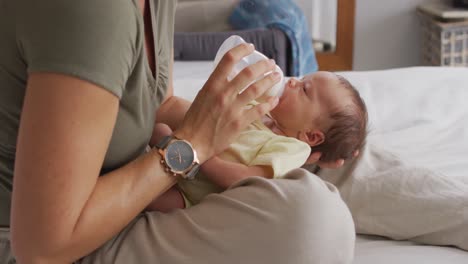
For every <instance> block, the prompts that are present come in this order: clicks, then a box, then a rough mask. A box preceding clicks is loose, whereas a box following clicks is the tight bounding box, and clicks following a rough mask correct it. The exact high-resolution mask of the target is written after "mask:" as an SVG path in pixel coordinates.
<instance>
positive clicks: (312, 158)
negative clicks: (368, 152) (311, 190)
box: [306, 150, 359, 169]
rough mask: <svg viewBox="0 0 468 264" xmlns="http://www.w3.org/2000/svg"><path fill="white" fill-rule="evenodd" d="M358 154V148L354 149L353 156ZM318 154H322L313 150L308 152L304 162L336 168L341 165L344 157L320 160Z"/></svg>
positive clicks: (321, 166) (326, 167)
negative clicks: (330, 160)
mask: <svg viewBox="0 0 468 264" xmlns="http://www.w3.org/2000/svg"><path fill="white" fill-rule="evenodd" d="M358 155H359V150H356V151H354V154H353V158H355V157H357V156H358ZM320 156H322V153H321V152H314V153H312V154H310V156H309V158H308V159H307V161H306V164H317V165H318V166H319V167H320V168H325V169H338V168H339V167H341V166H343V164H344V159H339V160H336V161H332V162H322V161H319V160H320Z"/></svg>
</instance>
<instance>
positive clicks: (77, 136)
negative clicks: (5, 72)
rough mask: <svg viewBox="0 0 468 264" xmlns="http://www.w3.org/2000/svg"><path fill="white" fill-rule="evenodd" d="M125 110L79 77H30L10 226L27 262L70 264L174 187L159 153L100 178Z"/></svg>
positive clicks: (22, 259) (15, 244) (18, 250)
mask: <svg viewBox="0 0 468 264" xmlns="http://www.w3.org/2000/svg"><path fill="white" fill-rule="evenodd" d="M118 104H119V102H118V98H117V97H115V96H114V95H112V94H111V93H109V92H107V91H105V90H104V89H101V88H99V87H96V86H95V85H93V84H91V83H88V82H86V81H82V80H79V79H76V78H72V77H67V76H64V75H58V74H48V73H37V74H32V75H31V77H30V78H29V80H28V87H27V92H26V97H25V102H24V109H23V112H22V118H21V125H20V132H19V136H18V147H17V155H16V164H15V177H14V191H13V201H12V221H11V223H12V224H11V225H12V226H11V228H12V238H13V239H12V243H13V245H12V246H13V250H14V252H15V256H16V257H17V258H18V260H19V261H20V262H24V263H34V262H37V263H41V262H47V263H66V262H72V261H74V260H75V259H77V258H79V257H81V256H84V255H86V254H88V253H90V252H91V251H92V250H94V249H95V248H97V247H98V246H100V245H102V244H103V243H104V242H105V241H107V240H108V239H110V238H111V237H112V236H114V235H115V234H116V233H117V232H118V231H120V230H121V229H122V228H123V227H124V226H125V225H127V224H128V223H129V222H130V221H131V220H132V219H133V218H134V217H135V216H136V215H137V214H138V213H139V212H141V211H142V210H143V209H144V207H145V206H146V205H147V204H148V203H149V202H150V201H151V200H152V199H153V198H154V197H155V196H157V195H158V194H160V193H162V192H164V191H166V190H167V189H169V188H170V187H171V186H172V185H173V184H174V183H175V179H174V178H173V177H170V176H168V174H166V173H165V172H164V168H162V166H161V164H160V163H159V160H160V157H159V154H156V153H154V152H151V153H148V154H146V155H144V156H142V157H140V158H138V159H136V160H135V161H133V162H130V163H128V164H127V165H125V166H123V167H122V168H120V169H118V170H115V171H112V172H110V173H108V174H106V175H104V176H103V177H98V176H99V172H100V169H101V166H102V163H103V160H104V155H105V153H106V150H107V146H108V144H109V141H110V138H111V135H112V130H113V127H114V124H115V120H116V116H117V110H118Z"/></svg>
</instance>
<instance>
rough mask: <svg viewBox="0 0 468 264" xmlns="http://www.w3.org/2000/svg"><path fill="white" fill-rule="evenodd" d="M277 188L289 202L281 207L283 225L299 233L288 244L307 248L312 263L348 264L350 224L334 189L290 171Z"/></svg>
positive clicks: (352, 234)
mask: <svg viewBox="0 0 468 264" xmlns="http://www.w3.org/2000/svg"><path fill="white" fill-rule="evenodd" d="M288 181H289V182H288ZM278 184H279V186H280V187H279V188H280V189H285V192H286V194H287V195H288V196H289V198H288V199H287V200H290V201H293V203H289V204H285V205H284V206H285V207H287V209H286V210H287V212H288V213H287V215H286V217H285V218H286V219H285V221H287V224H288V225H293V226H295V230H298V231H299V232H298V233H297V234H295V236H290V237H289V238H288V239H290V240H292V241H290V242H291V243H297V244H298V246H301V247H306V248H308V251H305V252H306V254H310V256H311V257H313V258H314V259H315V261H314V263H351V261H352V258H353V256H354V243H355V229H354V222H353V220H352V217H351V214H350V212H349V209H348V208H347V206H346V204H345V203H344V202H343V200H342V199H341V197H340V195H339V192H338V190H337V189H336V187H335V186H333V185H332V184H330V183H327V182H324V181H323V180H321V179H320V178H319V177H317V176H316V175H315V174H312V173H310V172H308V171H305V170H303V169H297V170H293V171H291V172H290V173H288V174H287V175H286V176H285V180H284V181H279V182H278Z"/></svg>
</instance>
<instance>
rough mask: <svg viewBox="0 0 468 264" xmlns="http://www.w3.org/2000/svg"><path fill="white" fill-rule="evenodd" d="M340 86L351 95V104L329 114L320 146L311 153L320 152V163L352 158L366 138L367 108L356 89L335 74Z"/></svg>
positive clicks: (313, 148)
mask: <svg viewBox="0 0 468 264" xmlns="http://www.w3.org/2000/svg"><path fill="white" fill-rule="evenodd" d="M335 75H336V77H337V78H338V80H339V81H340V84H341V85H343V87H344V88H345V89H347V90H348V91H349V92H350V93H351V100H352V102H353V103H352V104H351V105H348V106H346V107H345V108H344V109H339V110H337V111H334V112H332V113H331V114H330V117H329V118H331V119H332V120H333V123H332V125H331V127H330V128H329V129H328V131H327V132H326V133H325V140H324V142H323V143H322V144H320V145H318V146H314V147H312V152H321V153H322V156H321V157H320V161H324V162H333V161H336V160H338V159H344V160H347V159H349V158H352V157H353V154H354V151H356V150H361V149H362V148H363V146H364V144H365V139H366V136H367V119H368V116H367V107H366V105H365V103H364V101H363V100H362V98H361V96H360V95H359V92H358V91H357V90H356V88H355V87H354V86H353V85H352V84H351V83H350V82H349V81H348V80H347V79H346V78H344V77H343V76H340V75H337V74H335Z"/></svg>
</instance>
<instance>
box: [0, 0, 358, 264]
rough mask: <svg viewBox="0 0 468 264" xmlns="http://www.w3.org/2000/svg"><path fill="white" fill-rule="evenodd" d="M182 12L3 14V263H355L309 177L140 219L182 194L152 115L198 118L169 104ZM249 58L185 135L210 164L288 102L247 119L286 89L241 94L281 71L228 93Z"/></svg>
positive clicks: (206, 90)
mask: <svg viewBox="0 0 468 264" xmlns="http://www.w3.org/2000/svg"><path fill="white" fill-rule="evenodd" d="M174 10H175V1H172V0H159V1H158V0H148V1H144V0H100V1H95V0H82V1H63V0H44V1H26V0H16V1H1V2H0V39H1V41H0V63H1V64H0V66H1V68H0V69H1V70H0V87H1V88H0V122H1V123H2V128H1V130H0V132H1V133H0V176H1V177H0V179H1V186H2V187H3V188H1V191H0V194H1V200H0V203H1V206H0V209H1V211H0V214H1V215H0V224H1V225H2V226H3V228H2V229H1V232H0V238H1V243H0V245H1V247H2V248H1V250H2V252H1V254H2V255H1V259H2V261H3V263H6V262H8V261H11V259H13V256H14V258H16V260H17V261H18V262H20V263H71V262H75V261H77V262H80V263H187V262H190V263H246V262H249V261H250V262H252V261H253V262H255V263H312V262H314V261H317V262H320V263H348V262H349V261H350V260H351V258H352V252H353V245H354V229H353V224H352V220H351V217H350V214H349V211H348V210H347V208H346V206H345V205H344V204H343V202H342V201H341V199H340V198H339V195H338V193H337V191H336V189H334V188H333V187H332V186H330V185H327V184H325V183H323V182H322V181H320V180H318V179H317V177H315V176H314V175H312V174H309V173H307V172H306V171H304V170H295V171H292V172H290V173H289V174H288V175H287V176H286V179H284V180H272V181H268V180H265V179H261V178H255V177H254V178H249V179H247V180H244V181H242V182H240V183H238V184H237V185H236V186H234V187H232V188H231V189H230V190H228V191H226V192H225V193H223V194H220V195H213V196H211V197H210V198H209V199H206V200H205V201H203V202H202V203H201V204H199V205H198V206H195V207H193V208H190V209H187V210H176V211H174V212H172V213H169V214H162V213H158V212H151V213H140V212H142V210H143V209H144V208H145V206H146V205H147V204H148V203H149V202H150V201H151V200H152V199H154V198H155V197H157V196H158V195H160V194H161V193H163V192H164V191H166V190H168V189H169V188H171V186H173V185H174V184H175V182H176V180H177V177H174V176H173V175H171V173H168V172H166V171H165V169H166V168H167V167H166V165H163V164H162V163H161V160H163V159H164V158H163V157H162V156H161V155H160V154H159V153H158V150H157V149H153V150H151V151H150V152H148V153H144V149H145V146H146V145H147V143H148V142H150V140H153V141H154V140H155V139H151V138H150V136H151V134H152V129H153V126H154V123H155V120H156V118H155V116H156V115H157V117H158V118H157V119H158V121H159V122H166V123H170V120H171V119H172V117H180V116H183V112H184V111H185V110H186V105H185V103H184V102H183V101H180V100H178V99H177V98H175V97H173V96H172V80H171V69H170V66H171V65H172V64H171V60H172V56H171V48H172V34H173V17H174ZM252 51H253V47H252V46H249V45H242V46H239V47H237V48H235V49H234V50H232V51H230V52H229V53H228V54H227V55H226V56H225V57H224V58H223V60H222V62H221V63H220V64H219V66H218V67H217V68H216V70H215V71H214V73H213V74H212V75H211V77H210V78H209V80H208V81H207V82H206V84H205V85H204V87H203V89H202V90H201V92H200V93H199V94H198V96H197V98H196V99H195V101H194V103H193V104H192V106H191V107H190V109H188V112H187V114H186V117H185V119H184V120H183V123H182V125H181V126H180V127H179V129H177V130H176V131H175V132H174V135H175V136H177V137H178V138H179V139H182V140H185V141H186V142H189V143H190V144H191V146H192V149H191V150H193V151H194V152H196V154H197V155H198V159H199V163H200V164H202V163H203V162H204V161H206V160H207V159H209V158H211V157H213V156H214V155H216V154H217V153H219V152H221V151H222V150H223V149H224V148H226V147H227V146H228V145H229V143H230V142H231V141H232V140H233V139H234V138H235V137H236V136H237V135H238V134H239V133H240V131H241V130H243V128H245V127H246V126H247V124H248V123H249V122H251V121H252V120H254V119H256V118H258V117H259V116H261V115H263V114H265V113H266V112H267V111H269V110H270V109H272V108H273V107H274V106H275V105H276V103H277V101H278V100H277V99H275V98H272V99H270V100H269V101H268V102H267V103H264V104H261V105H259V106H257V107H255V108H253V109H251V110H248V111H246V110H245V109H244V106H245V105H246V104H247V102H249V101H251V100H252V99H255V98H257V97H259V96H260V95H261V94H262V93H263V92H265V91H266V90H267V89H268V88H270V87H271V86H272V85H273V84H274V83H275V82H276V81H277V79H278V78H277V77H275V76H274V75H270V76H268V77H266V78H264V79H262V80H260V81H258V82H256V83H255V84H254V85H253V86H252V87H251V89H248V90H247V92H245V93H243V94H242V95H237V91H238V90H239V88H240V87H243V86H244V85H246V84H248V83H250V82H251V81H252V80H254V79H256V78H257V77H258V76H261V75H262V74H264V73H265V72H268V71H270V70H271V69H273V67H274V63H272V62H268V61H262V62H259V63H257V64H256V65H254V66H251V67H249V68H248V69H246V70H244V71H243V72H242V73H240V74H239V75H238V77H237V78H235V79H234V80H232V81H231V82H228V81H227V79H226V77H227V75H228V73H229V72H230V70H231V68H232V66H233V65H234V64H235V63H236V62H237V61H238V60H240V58H242V57H243V56H246V55H248V54H249V53H251V52H252ZM311 160H318V157H317V156H314V157H311ZM166 162H167V160H166ZM340 164H342V161H337V162H336V164H325V165H326V166H327V165H328V166H339V165H340ZM190 168H191V169H192V168H193V167H190ZM13 176H14V177H13ZM99 176H102V177H99ZM178 177H181V176H178ZM219 177H222V175H219ZM12 179H14V181H13V183H12ZM12 190H14V191H13V192H12V193H11V191H12ZM10 197H11V198H10ZM10 199H11V201H10ZM10 204H11V209H10ZM10 211H11V213H10ZM10 237H11V252H10Z"/></svg>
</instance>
